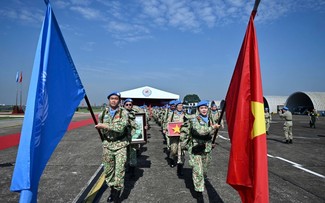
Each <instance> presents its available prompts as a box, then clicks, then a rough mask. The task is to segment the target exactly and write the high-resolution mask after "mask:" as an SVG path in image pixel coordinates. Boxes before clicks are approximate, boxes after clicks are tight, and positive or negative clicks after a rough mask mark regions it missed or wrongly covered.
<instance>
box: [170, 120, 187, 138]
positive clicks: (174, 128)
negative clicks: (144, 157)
mask: <svg viewBox="0 0 325 203" xmlns="http://www.w3.org/2000/svg"><path fill="white" fill-rule="evenodd" d="M182 125H183V122H169V123H168V124H167V130H168V136H180V135H181V127H182Z"/></svg>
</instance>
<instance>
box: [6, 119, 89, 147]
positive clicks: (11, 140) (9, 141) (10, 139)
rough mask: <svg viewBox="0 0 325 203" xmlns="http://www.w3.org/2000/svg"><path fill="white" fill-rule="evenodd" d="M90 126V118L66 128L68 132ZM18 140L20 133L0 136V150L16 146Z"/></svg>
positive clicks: (72, 123)
mask: <svg viewBox="0 0 325 203" xmlns="http://www.w3.org/2000/svg"><path fill="white" fill-rule="evenodd" d="M90 124H93V125H95V124H94V121H93V119H92V118H89V119H86V120H81V121H75V122H71V123H70V125H69V127H68V131H69V130H73V129H76V128H80V127H82V126H86V125H90ZM94 130H95V128H94ZM19 139H20V133H15V134H9V135H4V136H0V150H3V149H7V148H10V147H14V146H17V145H18V144H19Z"/></svg>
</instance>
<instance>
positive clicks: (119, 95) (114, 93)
mask: <svg viewBox="0 0 325 203" xmlns="http://www.w3.org/2000/svg"><path fill="white" fill-rule="evenodd" d="M112 95H116V96H118V97H121V93H120V92H117V91H114V92H112V93H110V94H109V95H108V96H107V99H109V98H110V96H112Z"/></svg>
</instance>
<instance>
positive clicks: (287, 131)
mask: <svg viewBox="0 0 325 203" xmlns="http://www.w3.org/2000/svg"><path fill="white" fill-rule="evenodd" d="M279 116H280V117H281V118H283V119H284V120H285V122H284V127H283V130H284V136H285V139H286V143H287V144H292V139H293V135H292V126H293V123H292V114H291V112H290V111H289V108H288V107H286V106H285V107H283V108H282V110H281V111H280V112H279Z"/></svg>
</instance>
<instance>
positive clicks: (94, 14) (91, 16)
mask: <svg viewBox="0 0 325 203" xmlns="http://www.w3.org/2000/svg"><path fill="white" fill-rule="evenodd" d="M70 9H71V10H72V11H76V12H78V13H80V14H81V15H82V16H83V17H84V18H86V19H88V20H102V19H103V16H102V14H101V12H100V11H99V10H97V9H93V8H88V7H87V8H86V7H81V6H73V7H71V8H70Z"/></svg>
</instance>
